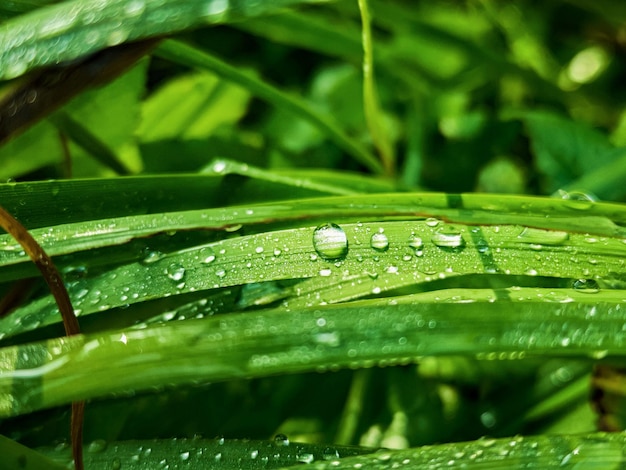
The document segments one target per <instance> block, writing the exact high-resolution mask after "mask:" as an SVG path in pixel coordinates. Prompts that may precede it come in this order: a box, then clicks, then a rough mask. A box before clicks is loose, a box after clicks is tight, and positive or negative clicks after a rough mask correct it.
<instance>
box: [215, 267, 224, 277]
mask: <svg viewBox="0 0 626 470" xmlns="http://www.w3.org/2000/svg"><path fill="white" fill-rule="evenodd" d="M215 275H216V276H217V277H219V278H223V277H226V270H225V269H221V268H220V269H218V270H217V271H215Z"/></svg>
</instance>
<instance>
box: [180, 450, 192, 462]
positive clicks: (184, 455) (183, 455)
mask: <svg viewBox="0 0 626 470" xmlns="http://www.w3.org/2000/svg"><path fill="white" fill-rule="evenodd" d="M189 455H190V454H189V452H181V454H180V460H182V461H183V462H186V461H187V460H189Z"/></svg>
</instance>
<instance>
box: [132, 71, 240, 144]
mask: <svg viewBox="0 0 626 470" xmlns="http://www.w3.org/2000/svg"><path fill="white" fill-rule="evenodd" d="M248 101H249V94H248V93H247V92H246V91H245V90H243V89H242V88H240V87H237V86H233V85H231V84H229V83H228V82H223V81H220V80H219V79H218V78H217V77H216V76H215V75H213V74H209V73H197V74H193V75H187V76H183V77H178V78H176V79H174V80H171V81H170V82H168V83H167V84H166V85H164V86H163V87H161V88H160V89H159V90H157V91H156V92H155V93H154V94H152V95H151V96H150V98H149V99H148V100H146V101H145V103H144V105H143V110H142V111H143V113H142V114H143V119H142V123H141V126H140V128H139V131H138V134H139V137H140V139H141V140H142V141H143V142H151V141H158V140H167V139H174V138H178V139H180V140H189V139H204V138H207V137H209V136H210V135H211V134H212V133H213V132H215V130H216V129H217V128H218V127H219V126H221V125H225V124H234V123H236V122H237V121H238V120H239V119H240V118H241V117H242V116H243V115H244V113H245V111H246V108H247V105H248Z"/></svg>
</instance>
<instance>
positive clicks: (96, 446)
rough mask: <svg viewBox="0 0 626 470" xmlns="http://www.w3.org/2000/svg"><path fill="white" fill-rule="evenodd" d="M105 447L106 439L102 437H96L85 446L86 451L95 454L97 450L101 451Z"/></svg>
mask: <svg viewBox="0 0 626 470" xmlns="http://www.w3.org/2000/svg"><path fill="white" fill-rule="evenodd" d="M106 447H107V441H105V440H104V439H96V440H95V441H91V442H90V443H89V445H88V446H87V452H89V453H90V454H96V453H98V452H102V451H103V450H104V449H106Z"/></svg>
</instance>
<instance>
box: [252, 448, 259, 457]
mask: <svg viewBox="0 0 626 470" xmlns="http://www.w3.org/2000/svg"><path fill="white" fill-rule="evenodd" d="M258 456H259V451H258V450H253V451H251V452H250V458H251V459H256V458H257V457H258Z"/></svg>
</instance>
